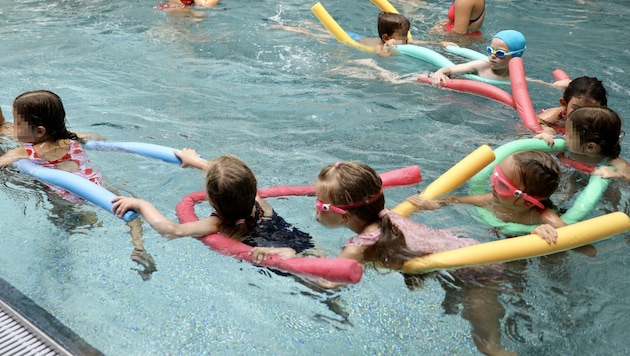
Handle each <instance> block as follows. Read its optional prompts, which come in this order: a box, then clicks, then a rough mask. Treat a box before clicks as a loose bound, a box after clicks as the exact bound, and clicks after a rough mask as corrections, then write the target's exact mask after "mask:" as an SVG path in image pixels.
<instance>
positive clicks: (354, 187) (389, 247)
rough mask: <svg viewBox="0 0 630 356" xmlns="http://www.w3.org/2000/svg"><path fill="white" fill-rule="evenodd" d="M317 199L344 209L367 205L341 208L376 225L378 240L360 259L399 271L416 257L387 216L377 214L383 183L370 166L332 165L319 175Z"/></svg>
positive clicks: (380, 208)
mask: <svg viewBox="0 0 630 356" xmlns="http://www.w3.org/2000/svg"><path fill="white" fill-rule="evenodd" d="M317 179H318V195H320V198H322V199H324V200H325V201H326V202H329V203H331V204H333V205H336V206H340V207H342V208H343V206H344V205H349V204H354V203H357V202H361V201H371V200H372V199H375V200H373V201H371V202H370V203H368V204H365V205H361V206H358V207H354V208H343V209H344V210H345V211H346V212H347V213H350V214H352V215H353V216H354V217H356V218H357V219H360V220H362V221H365V222H368V223H371V222H375V221H378V223H379V225H380V227H381V237H380V238H379V239H378V241H377V242H376V243H374V244H373V245H370V246H367V247H366V248H365V250H364V251H363V259H364V260H365V261H367V262H372V263H375V264H376V265H379V266H383V267H386V268H389V269H400V268H401V267H402V265H403V263H404V262H405V261H407V260H409V259H410V258H412V257H416V256H418V254H414V253H413V252H412V251H410V250H409V249H408V248H407V244H406V242H405V236H404V235H403V233H402V232H401V231H400V230H399V229H398V228H397V227H396V226H395V225H394V224H393V223H392V221H391V220H390V218H389V216H388V215H387V214H381V217H379V213H381V211H383V209H385V197H384V196H383V192H382V189H383V182H382V181H381V177H380V176H379V175H378V174H377V173H376V172H375V171H374V169H372V168H371V167H370V166H368V165H366V164H363V163H358V162H343V163H335V164H331V165H329V166H327V167H325V168H324V169H322V170H321V172H320V173H319V176H318V177H317Z"/></svg>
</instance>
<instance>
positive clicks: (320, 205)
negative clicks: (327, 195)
mask: <svg viewBox="0 0 630 356" xmlns="http://www.w3.org/2000/svg"><path fill="white" fill-rule="evenodd" d="M381 195H383V191H382V190H381V191H380V192H378V194H376V195H375V196H373V197H371V198H368V199H365V200H361V201H358V202H356V203H351V204H347V205H332V204H327V203H324V202H323V201H321V200H319V199H315V208H316V209H317V211H320V212H326V211H331V212H333V213H337V214H340V215H343V214H345V213H346V211H345V210H343V209H351V208H358V207H360V206H364V205H368V204H370V203H373V202H375V201H376V200H377V199H378V198H380V197H381Z"/></svg>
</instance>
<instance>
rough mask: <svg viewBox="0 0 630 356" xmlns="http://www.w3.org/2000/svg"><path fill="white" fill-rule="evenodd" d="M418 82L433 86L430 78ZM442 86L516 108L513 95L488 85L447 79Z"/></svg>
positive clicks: (467, 80)
mask: <svg viewBox="0 0 630 356" xmlns="http://www.w3.org/2000/svg"><path fill="white" fill-rule="evenodd" d="M418 82H419V83H423V84H429V85H433V79H431V78H428V77H419V78H418ZM440 85H441V86H440V87H441V88H444V89H452V90H457V91H461V92H464V93H470V94H475V95H479V96H483V97H485V98H488V99H492V100H496V101H498V102H500V103H503V104H505V105H507V106H509V107H512V108H516V106H515V104H514V97H512V94H510V93H508V92H506V91H505V90H503V89H501V88H499V87H496V86H494V85H491V84H488V83H484V82H479V81H474V80H470V79H447V80H446V83H440Z"/></svg>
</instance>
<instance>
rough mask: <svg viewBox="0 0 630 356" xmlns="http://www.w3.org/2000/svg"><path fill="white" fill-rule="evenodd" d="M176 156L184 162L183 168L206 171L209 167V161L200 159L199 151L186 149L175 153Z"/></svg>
mask: <svg viewBox="0 0 630 356" xmlns="http://www.w3.org/2000/svg"><path fill="white" fill-rule="evenodd" d="M174 153H175V156H177V157H178V158H179V159H181V160H182V168H186V167H194V168H197V169H200V170H202V171H205V170H206V168H207V167H208V161H207V160H205V159H203V158H201V157H199V155H198V154H197V151H195V150H193V149H192V148H184V149H182V151H181V152H179V151H175V152H174Z"/></svg>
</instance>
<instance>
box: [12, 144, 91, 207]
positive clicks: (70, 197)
mask: <svg viewBox="0 0 630 356" xmlns="http://www.w3.org/2000/svg"><path fill="white" fill-rule="evenodd" d="M24 149H25V150H26V153H27V154H28V159H29V160H31V161H32V162H33V163H36V164H38V165H40V166H43V167H46V168H52V169H58V168H57V167H58V165H59V164H60V163H62V162H68V161H72V162H74V163H76V165H77V166H78V168H77V170H76V171H74V172H71V173H74V174H76V175H78V176H81V177H83V178H85V179H87V180H89V181H91V182H93V183H95V184H98V185H102V184H101V180H102V176H101V173H100V172H99V171H97V170H94V169H93V168H91V167H90V166H88V163H89V162H90V161H89V160H88V156H87V154H86V153H85V151H84V150H83V147H81V145H80V144H79V143H78V142H77V141H74V140H70V147H69V148H68V153H66V154H65V155H63V157H61V158H59V159H57V160H54V161H47V160H45V159H43V158H41V157H39V155H37V152H35V149H34V148H33V145H30V144H25V145H24ZM46 185H47V186H48V187H49V188H50V189H51V190H52V191H53V192H55V193H57V194H58V195H59V196H61V197H62V198H63V199H65V200H67V201H69V202H72V203H75V204H76V203H79V202H81V201H82V199H81V197H79V196H77V195H75V194H72V193H71V192H69V191H67V190H65V189H63V188H60V187H58V186H55V185H52V184H46Z"/></svg>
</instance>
